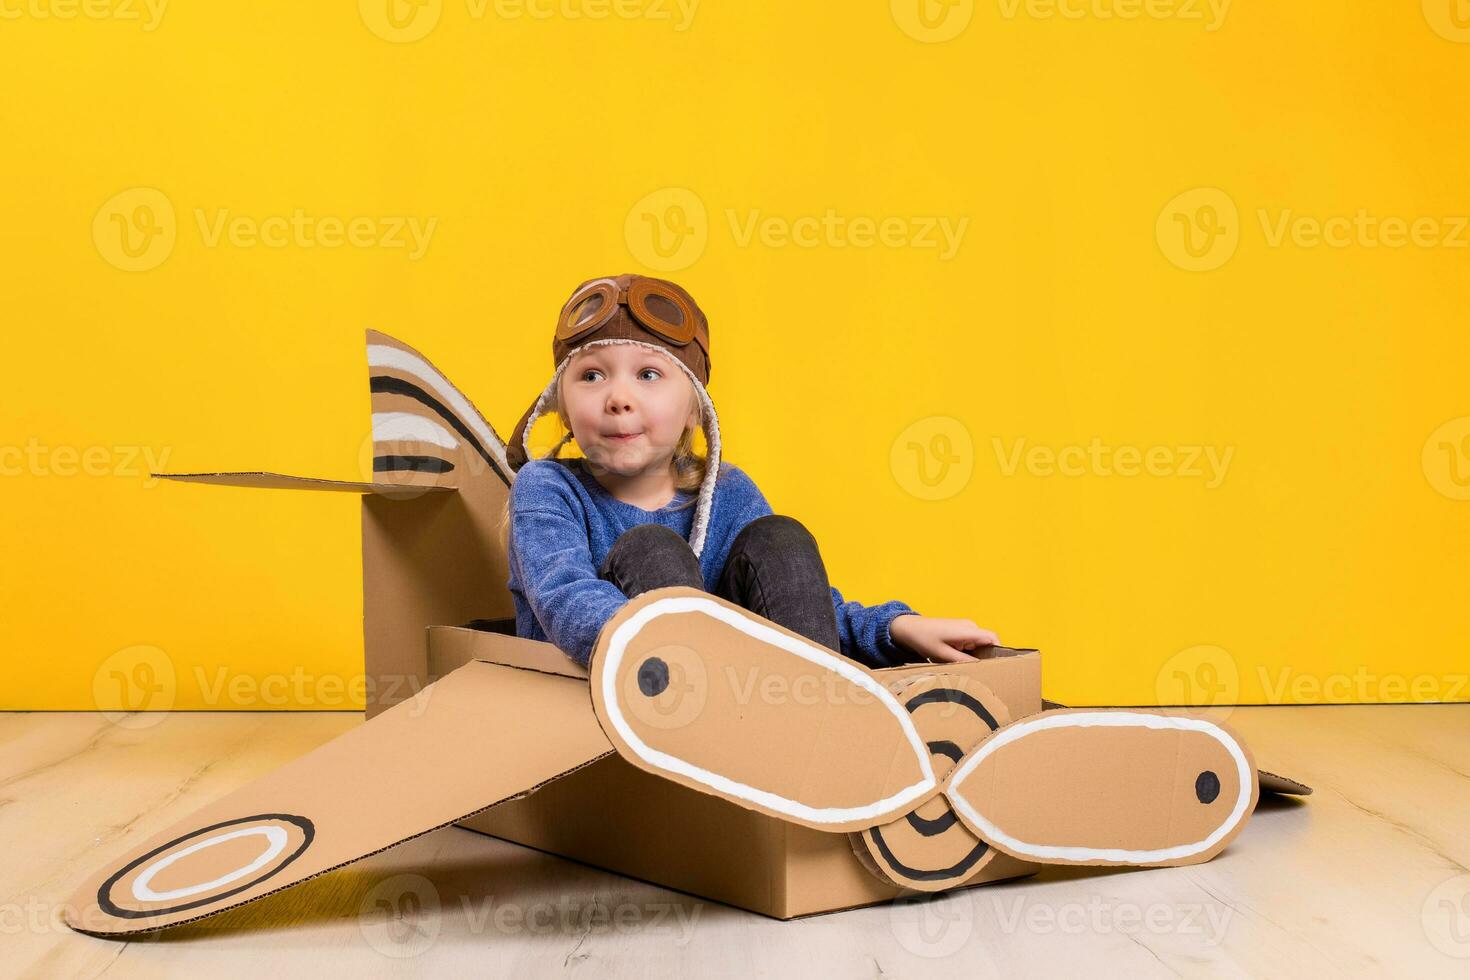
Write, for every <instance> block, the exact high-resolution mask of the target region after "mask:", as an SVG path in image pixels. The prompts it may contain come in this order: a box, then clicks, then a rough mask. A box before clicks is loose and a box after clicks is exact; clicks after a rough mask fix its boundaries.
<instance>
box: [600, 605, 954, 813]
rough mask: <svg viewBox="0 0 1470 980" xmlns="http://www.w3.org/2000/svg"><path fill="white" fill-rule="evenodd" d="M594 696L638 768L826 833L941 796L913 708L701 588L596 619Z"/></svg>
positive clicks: (610, 731)
mask: <svg viewBox="0 0 1470 980" xmlns="http://www.w3.org/2000/svg"><path fill="white" fill-rule="evenodd" d="M590 680H591V683H592V702H593V705H594V707H595V709H596V712H597V718H598V721H600V722H601V723H602V727H603V731H604V732H605V733H606V734H607V737H608V739H609V740H610V741H611V742H612V743H613V745H614V746H615V747H616V748H617V750H618V752H619V754H620V755H622V756H623V758H625V759H627V760H628V761H629V762H631V763H632V764H634V765H636V766H638V767H640V768H642V769H646V770H648V771H649V772H652V773H656V774H658V775H660V776H663V777H665V778H666V779H671V780H673V781H674V782H677V783H681V784H683V785H685V786H688V787H690V788H692V789H697V790H701V791H703V792H706V793H713V794H715V795H717V796H721V797H724V798H725V799H728V800H730V801H732V802H734V803H737V804H739V805H741V806H744V807H747V808H749V809H753V810H759V811H761V812H763V813H767V814H770V815H771V816H774V817H779V818H781V819H783V820H788V821H791V822H793V823H798V824H802V825H804V826H808V827H814V828H816V829H818V830H827V831H834V832H837V831H851V830H860V829H863V828H866V827H871V826H872V825H874V824H876V823H884V822H886V821H888V820H892V819H893V818H895V817H897V816H900V815H901V814H903V813H905V812H907V811H908V810H911V809H913V808H914V807H915V806H918V805H919V804H921V803H923V801H924V800H926V799H929V798H931V797H932V796H934V795H935V794H936V793H937V792H938V780H937V778H936V777H935V775H934V769H933V767H932V765H931V764H930V761H929V750H928V748H927V747H926V746H925V745H924V740H923V739H922V738H920V737H919V734H918V732H917V731H916V730H915V728H914V724H913V722H912V721H911V720H910V718H909V713H908V712H907V711H906V710H905V709H904V708H903V706H902V705H900V704H899V703H898V700H897V699H896V698H895V697H894V696H893V694H892V692H890V691H889V690H888V689H887V688H886V687H884V686H883V684H881V683H880V682H879V681H878V680H877V679H876V678H874V677H873V675H872V674H871V673H870V672H868V671H867V670H865V669H864V668H863V667H862V666H861V665H860V664H857V663H855V662H854V661H852V660H849V659H848V658H846V657H843V656H842V655H841V654H839V653H837V652H835V651H833V650H828V649H826V648H824V647H822V646H819V645H817V644H815V643H813V642H812V641H810V640H808V639H806V638H805V637H803V636H801V635H800V634H798V633H795V632H793V631H791V630H788V629H786V628H785V627H783V626H781V625H779V624H777V623H773V622H771V621H770V620H768V619H765V618H764V617H761V616H758V615H756V614H755V613H752V612H750V611H749V610H747V609H743V608H741V607H740V606H738V605H736V604H735V603H732V602H727V601H725V600H724V599H721V598H719V597H718V596H714V595H711V594H709V593H707V592H703V591H701V590H699V589H692V588H687V587H682V586H681V587H673V588H665V589H654V590H652V591H649V592H645V593H643V594H642V595H640V596H638V597H637V598H635V599H633V600H631V601H629V602H628V603H627V604H626V605H624V606H623V607H622V608H621V609H619V610H618V612H617V613H616V614H615V615H614V616H613V617H612V618H611V619H610V620H608V622H607V623H606V624H605V625H604V626H603V628H602V632H601V633H600V634H599V635H598V641H597V646H596V648H595V649H594V651H593V656H592V665H591V677H590Z"/></svg>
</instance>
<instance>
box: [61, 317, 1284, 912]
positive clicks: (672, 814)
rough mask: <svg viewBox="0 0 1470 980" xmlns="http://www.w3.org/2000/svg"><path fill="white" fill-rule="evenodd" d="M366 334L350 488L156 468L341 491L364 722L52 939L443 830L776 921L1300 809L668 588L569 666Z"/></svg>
mask: <svg viewBox="0 0 1470 980" xmlns="http://www.w3.org/2000/svg"><path fill="white" fill-rule="evenodd" d="M367 340H368V364H369V376H370V388H371V392H372V411H373V416H372V419H373V473H374V476H373V479H372V481H371V482H350V481H338V480H321V479H314V478H308V477H295V476H286V475H282V474H276V473H265V472H248V473H194V474H159V475H160V476H164V477H166V478H168V479H173V480H181V481H186V482H194V483H215V484H224V485H230V486H250V487H272V488H288V489H310V490H326V491H344V492H352V493H358V494H361V495H362V532H363V536H362V541H363V589H364V594H363V619H364V639H365V650H366V668H367V675H368V680H369V694H370V696H369V704H368V721H367V722H366V723H365V724H363V725H361V726H359V727H358V728H355V729H353V730H352V731H350V732H348V733H346V734H345V735H342V736H341V737H339V738H337V739H334V740H333V741H331V742H328V743H327V744H325V745H323V746H321V747H320V748H318V749H316V750H315V751H313V752H310V753H308V754H307V755H305V756H303V757H301V758H299V759H296V760H295V761H293V762H290V763H288V764H286V765H284V766H282V767H281V768H279V769H277V770H276V771H274V772H272V773H269V774H268V775H266V776H264V777H262V778H260V779H258V780H256V781H255V782H253V783H250V784H248V785H246V786H244V787H241V788H240V789H238V790H236V791H234V792H233V793H230V794H228V795H227V796H225V797H224V798H222V799H220V800H217V801H215V802H214V803H211V804H209V805H207V806H205V807H203V808H202V809H200V810H199V811H198V812H196V813H194V814H193V815H191V816H190V817H188V818H186V819H184V820H182V821H180V822H178V823H176V824H175V825H174V826H172V827H169V828H168V829H166V830H164V831H162V832H160V833H158V834H156V835H154V836H153V837H151V838H150V839H148V840H146V841H144V842H143V843H141V844H140V845H138V846H137V847H135V848H134V849H133V850H132V851H130V852H129V853H127V854H125V855H123V856H122V857H121V858H119V859H117V860H115V861H113V862H112V863H111V864H109V865H108V866H106V867H104V868H103V869H102V870H100V871H98V872H97V873H96V874H95V875H94V876H93V877H92V878H91V879H90V880H88V881H87V882H86V883H85V884H83V885H82V886H81V888H80V890H79V891H78V892H77V894H76V896H75V897H74V898H73V899H72V901H71V902H70V903H69V906H68V912H67V922H68V924H69V925H70V926H71V927H72V928H73V929H76V930H78V931H80V932H85V933H89V934H91V935H96V936H110V937H126V936H131V935H135V934H138V933H143V932H150V931H154V930H158V929H165V928H168V927H171V926H177V925H180V924H182V923H185V922H192V921H195V920H197V919H201V918H204V917H205V916H210V915H214V914H215V913H218V912H221V911H224V910H226V909H230V908H234V907H237V906H239V905H242V904H244V903H246V902H251V901H254V900H256V899H259V898H263V897H265V896H266V895H270V894H272V893H274V892H278V891H280V890H282V889H284V888H287V887H290V886H291V885H294V884H297V883H299V882H301V881H304V880H306V879H308V878H312V877H315V876H316V875H320V874H324V873H326V872H328V871H331V870H333V869H335V868H340V867H342V866H343V865H346V864H348V863H350V862H352V861H356V860H358V859H360V858H362V857H365V856H367V855H369V854H373V853H376V852H378V851H381V850H383V849H385V848H388V847H392V846H393V845H395V844H398V843H401V842H403V841H405V840H408V839H410V838H413V837H417V836H419V835H421V834H425V833H428V832H429V831H431V830H435V829H437V828H440V827H444V826H447V825H449V824H454V823H458V824H461V825H463V826H466V827H469V828H471V829H475V830H479V831H481V832H484V833H489V834H493V835H496V836H499V837H503V838H506V839H508V840H512V841H517V842H519V843H523V844H527V845H530V846H533V847H538V848H541V849H543V850H546V851H550V852H552V853H556V854H561V855H565V856H568V857H572V858H576V859H578V860H582V861H586V862H588V863H591V864H595V865H598V866H600V867H605V868H608V869H611V870H614V871H619V872H622V873H624V874H627V875H630V876H632V877H637V878H642V879H645V880H648V881H652V882H655V883H658V884H662V885H666V886H669V887H672V888H677V889H681V890H684V891H688V892H691V893H694V894H697V895H702V896H705V897H708V898H713V899H716V900H719V901H723V902H727V903H730V904H733V905H738V906H741V907H744V908H748V909H751V910H754V911H758V912H762V913H765V914H768V915H773V916H777V917H781V918H789V917H792V916H796V915H805V914H811V913H814V912H824V911H832V910H836V909H841V908H850V907H855V906H859V905H866V904H872V903H874V902H882V901H887V900H891V899H893V898H896V897H898V896H900V895H903V894H906V893H910V892H912V891H915V890H917V891H943V890H946V889H950V888H956V887H959V886H963V885H973V884H980V883H983V882H991V881H997V880H1000V879H1003V878H1014V877H1018V876H1021V875H1026V874H1032V873H1034V872H1036V871H1037V870H1039V869H1040V868H1041V867H1042V866H1044V865H1048V864H1085V865H1116V866H1163V865H1184V864H1195V863H1199V862H1202V861H1208V860H1210V859H1211V858H1213V857H1214V856H1215V855H1216V854H1218V853H1220V851H1221V850H1222V849H1223V848H1224V847H1225V846H1226V845H1227V844H1228V843H1230V841H1232V840H1233V839H1234V838H1235V837H1236V836H1237V835H1238V834H1239V833H1240V832H1241V830H1242V829H1243V828H1244V826H1245V824H1246V821H1247V820H1248V819H1249V817H1250V815H1251V813H1252V811H1253V810H1254V808H1255V805H1256V801H1257V799H1258V796H1259V794H1260V793H1261V792H1263V791H1265V792H1277V793H1291V794H1307V793H1310V792H1311V790H1310V788H1309V787H1306V786H1304V785H1302V784H1300V783H1297V782H1295V781H1293V780H1290V779H1286V778H1285V777H1281V776H1276V775H1273V774H1271V773H1267V772H1264V771H1259V770H1257V768H1256V765H1255V762H1254V758H1253V756H1252V754H1251V752H1250V750H1249V749H1248V748H1247V746H1246V745H1245V743H1244V742H1243V741H1242V740H1241V739H1240V737H1239V736H1238V735H1237V734H1236V733H1235V732H1233V731H1232V730H1231V729H1230V728H1229V727H1227V726H1225V725H1223V724H1218V723H1214V722H1210V721H1208V720H1206V719H1204V718H1198V717H1190V716H1183V715H1175V714H1164V713H1160V712H1151V711H1144V710H1133V709H1068V708H1063V707H1061V706H1059V705H1055V704H1053V703H1051V702H1046V701H1043V699H1042V697H1041V690H1040V676H1041V672H1040V654H1039V653H1038V652H1037V651H1035V650H1026V649H1013V648H1009V647H995V648H989V649H987V650H986V651H985V655H984V656H982V657H981V658H980V659H978V660H976V661H973V662H967V663H961V664H931V663H919V664H909V665H904V666H901V667H893V668H885V669H881V670H870V669H868V668H866V667H864V666H863V665H861V664H859V663H857V662H855V661H853V660H851V659H849V658H846V657H844V656H842V655H841V654H840V653H838V652H836V651H833V650H829V649H827V648H825V647H822V646H819V645H817V644H814V643H813V642H811V641H810V640H808V639H806V638H805V637H803V636H801V635H799V634H797V633H795V632H793V631H791V630H788V629H786V628H785V627H783V626H781V625H780V624H778V623H775V622H772V621H770V620H767V619H764V618H763V617H760V616H757V615H755V614H754V613H751V612H750V611H748V610H746V609H743V608H741V607H740V606H738V605H736V604H734V603H730V602H727V601H725V600H723V599H721V598H719V597H717V596H713V595H711V594H709V593H706V592H703V591H701V590H698V589H690V588H683V587H679V588H668V589H658V590H655V591H652V592H648V593H645V594H643V595H641V596H638V597H637V598H635V599H632V600H630V601H629V602H628V603H627V604H626V605H625V606H623V607H622V608H621V609H620V610H619V611H618V613H617V614H616V615H615V616H614V617H613V618H612V619H611V620H610V621H609V622H608V623H607V625H606V626H605V627H604V628H603V630H602V631H601V633H600V634H599V637H598V641H597V644H596V648H595V650H594V651H593V655H592V659H591V667H590V669H583V668H582V667H581V666H579V665H578V664H576V663H575V662H573V661H572V660H571V659H570V658H568V657H566V656H565V655H564V654H562V653H561V651H559V650H557V649H556V648H555V647H554V646H552V645H551V644H549V643H544V642H539V641H533V640H526V639H522V638H519V637H516V636H515V635H514V634H515V630H514V618H513V608H512V605H511V601H510V593H509V591H508V589H507V588H506V587H505V586H506V583H507V582H508V571H507V564H506V553H505V545H504V540H505V539H504V537H503V536H502V535H501V533H500V532H501V527H500V515H501V514H502V512H503V508H504V505H505V501H506V496H507V494H508V492H509V488H510V485H511V483H512V482H513V480H514V472H513V471H512V470H511V469H510V467H509V466H507V465H506V460H505V445H504V443H503V441H502V440H501V439H500V438H499V437H498V436H497V435H496V433H495V430H494V429H492V428H491V427H490V425H489V424H488V423H487V422H486V421H485V419H484V418H483V416H481V415H480V413H479V412H478V411H477V410H476V409H475V407H474V406H473V404H472V403H471V402H470V401H469V400H468V399H467V398H465V397H464V395H463V394H461V393H460V392H459V390H458V389H456V388H455V387H454V386H453V385H452V384H450V382H449V381H448V379H447V378H446V377H445V376H444V375H443V374H442V373H440V372H439V371H438V370H437V369H436V368H434V367H433V366H432V365H431V364H430V363H429V362H428V361H427V360H426V359H425V358H423V357H422V356H421V355H420V354H419V353H418V352H416V351H414V350H413V349H412V348H410V347H408V346H407V345H405V344H403V343H401V342H399V341H397V340H395V339H393V338H391V337H388V336H386V335H384V334H381V333H377V332H375V331H369V332H368V336H367ZM448 624H456V625H448Z"/></svg>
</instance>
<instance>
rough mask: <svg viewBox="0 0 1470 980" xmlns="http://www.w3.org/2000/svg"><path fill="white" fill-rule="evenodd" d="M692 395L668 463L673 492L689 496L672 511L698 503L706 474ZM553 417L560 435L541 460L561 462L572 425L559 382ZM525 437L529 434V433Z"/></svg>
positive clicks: (505, 532)
mask: <svg viewBox="0 0 1470 980" xmlns="http://www.w3.org/2000/svg"><path fill="white" fill-rule="evenodd" d="M692 394H693V399H694V409H693V415H694V418H693V421H692V423H691V424H690V425H687V426H685V427H684V432H683V434H682V435H680V436H679V441H678V443H676V444H675V446H674V455H673V458H672V459H671V460H670V463H671V465H672V466H673V468H674V489H675V490H679V491H682V492H684V493H688V494H692V495H693V496H691V497H690V498H689V499H688V500H686V501H684V502H683V503H682V504H680V505H679V506H677V507H675V508H673V509H674V510H684V509H685V508H688V507H693V506H694V505H695V504H697V503H699V489H700V487H701V486H703V485H704V478H705V474H706V473H708V471H709V457H708V456H706V455H704V454H703V453H700V452H698V451H697V450H696V449H695V448H694V434H695V433H696V432H702V431H704V400H703V399H701V398H700V397H699V394H698V392H692ZM556 417H557V420H558V421H559V422H561V427H562V429H563V430H564V435H563V436H562V437H561V439H560V440H559V441H558V442H557V444H556V445H555V446H553V447H552V449H551V452H550V453H548V454H547V455H546V456H545V457H544V458H545V459H561V458H562V456H561V450H562V447H563V446H565V445H566V444H567V443H569V442H571V441H572V424H571V420H570V418H569V417H568V415H567V406H566V402H565V401H564V400H563V399H562V394H561V384H560V383H558V384H557V386H556ZM526 434H527V436H529V435H530V433H529V432H527V433H526ZM706 451H707V450H706ZM500 547H501V549H502V550H508V549H509V547H510V494H509V493H507V494H506V495H505V507H504V508H503V509H502V510H501V514H500Z"/></svg>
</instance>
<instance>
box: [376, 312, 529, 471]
mask: <svg viewBox="0 0 1470 980" xmlns="http://www.w3.org/2000/svg"><path fill="white" fill-rule="evenodd" d="M367 355H368V377H369V387H370V390H371V391H372V406H373V476H374V479H375V480H382V481H385V482H388V483H404V484H412V485H415V486H454V487H461V488H463V487H465V486H466V485H468V484H469V483H471V482H473V481H475V480H477V479H480V478H483V477H486V476H494V477H495V478H497V479H498V480H500V481H501V482H502V483H503V484H504V485H505V486H507V487H508V486H510V484H511V481H512V480H513V479H514V474H513V472H512V470H511V468H510V466H509V465H508V464H507V463H506V459H505V443H504V441H502V440H501V438H500V437H499V436H498V435H496V433H495V430H494V429H492V428H491V427H490V424H489V423H488V422H486V421H485V417H484V416H483V415H481V414H480V411H479V409H477V408H475V406H474V404H473V403H472V402H471V401H470V400H469V399H468V398H466V397H465V396H464V395H463V394H462V393H461V392H460V390H459V389H458V388H456V387H455V386H454V385H452V384H451V383H450V382H449V379H448V378H446V377H445V376H444V375H443V373H442V372H440V371H439V370H438V369H437V368H435V367H434V365H432V364H430V363H429V361H428V359H427V358H425V357H424V356H423V355H422V354H420V353H419V352H418V351H416V350H414V349H413V348H412V347H409V346H408V345H407V344H405V343H403V342H402V341H399V340H395V339H394V338H392V337H390V336H388V335H387V334H384V333H379V332H378V331H376V330H369V331H368V332H367Z"/></svg>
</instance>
